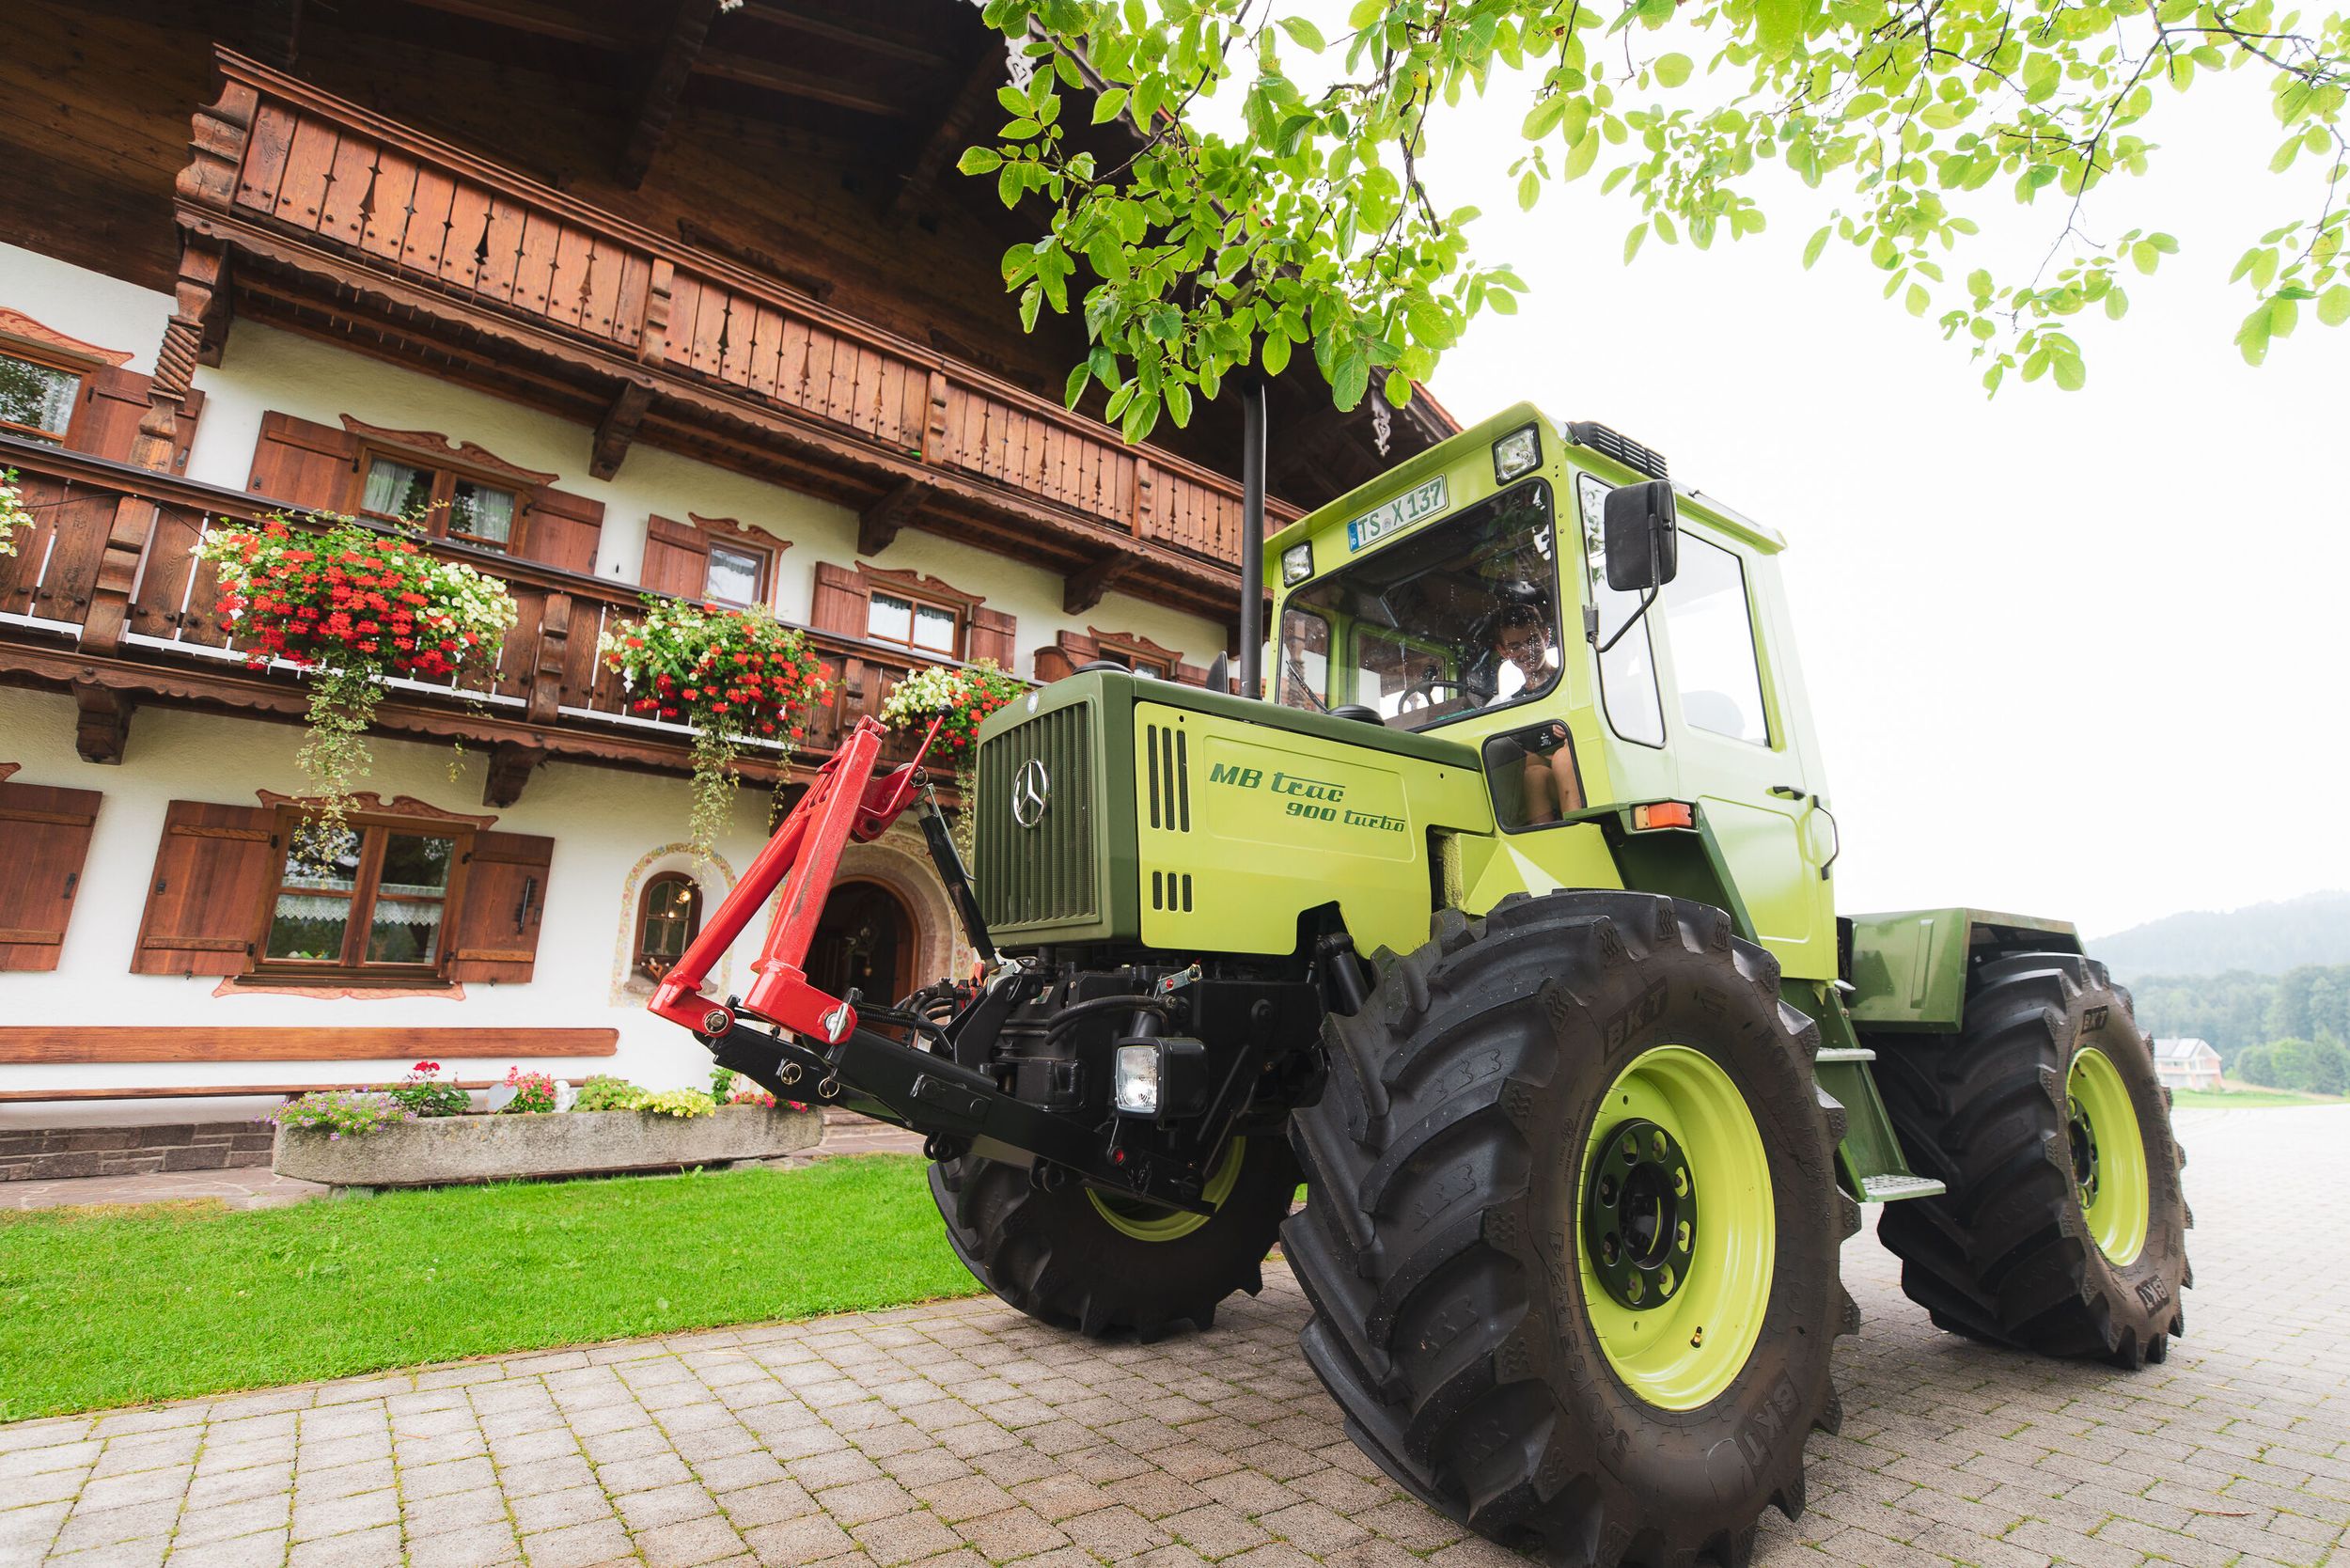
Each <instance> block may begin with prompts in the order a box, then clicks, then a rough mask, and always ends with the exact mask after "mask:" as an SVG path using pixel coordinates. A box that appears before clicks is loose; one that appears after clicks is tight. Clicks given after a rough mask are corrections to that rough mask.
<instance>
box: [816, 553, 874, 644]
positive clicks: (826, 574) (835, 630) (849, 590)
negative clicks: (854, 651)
mask: <svg viewBox="0 0 2350 1568" xmlns="http://www.w3.org/2000/svg"><path fill="white" fill-rule="evenodd" d="M871 593H872V590H871V589H870V588H869V587H867V585H866V581H865V577H864V574H863V573H861V572H852V571H851V570H849V568H847V567H845V566H834V565H833V564H832V563H831V562H829V561H818V562H817V563H816V597H815V602H814V603H813V604H812V605H811V606H810V608H809V610H808V617H807V619H808V623H809V624H810V625H812V626H814V627H815V628H816V630H818V631H819V632H830V633H832V634H833V635H836V636H842V637H861V636H863V635H865V631H866V627H867V624H868V619H867V614H868V612H867V601H868V600H869V599H870V597H871Z"/></svg>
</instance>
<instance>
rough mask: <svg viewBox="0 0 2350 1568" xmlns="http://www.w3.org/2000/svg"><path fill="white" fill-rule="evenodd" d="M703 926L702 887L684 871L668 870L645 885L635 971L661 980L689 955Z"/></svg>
mask: <svg viewBox="0 0 2350 1568" xmlns="http://www.w3.org/2000/svg"><path fill="white" fill-rule="evenodd" d="M701 929H702V890H701V887H700V886H699V885H698V884H697V883H696V882H695V881H694V879H693V878H692V877H690V876H687V875H686V874H685V873H684V872H683V871H664V872H662V873H661V874H660V875H659V876H657V877H654V878H653V879H652V880H651V881H650V882H648V883H647V884H645V892H644V896H643V897H642V898H640V899H639V900H637V902H636V958H635V964H634V968H635V972H636V973H637V974H639V975H642V976H643V977H644V978H645V979H647V980H659V979H660V978H661V977H662V976H664V975H666V974H667V973H668V972H669V970H670V969H671V968H672V967H674V966H675V965H676V964H677V961H678V960H679V959H681V958H682V957H684V956H685V949H686V945H687V944H689V943H690V942H692V941H693V940H694V938H695V937H696V936H697V935H698V934H699V933H700V932H701Z"/></svg>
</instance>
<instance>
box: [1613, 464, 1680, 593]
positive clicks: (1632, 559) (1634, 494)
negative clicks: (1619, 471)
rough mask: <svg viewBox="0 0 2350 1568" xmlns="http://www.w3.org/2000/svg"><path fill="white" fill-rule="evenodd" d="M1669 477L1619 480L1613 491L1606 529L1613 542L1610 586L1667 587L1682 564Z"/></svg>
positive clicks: (1623, 589) (1631, 590) (1636, 589)
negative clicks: (1631, 481) (1632, 481)
mask: <svg viewBox="0 0 2350 1568" xmlns="http://www.w3.org/2000/svg"><path fill="white" fill-rule="evenodd" d="M1677 515H1678V514H1677V513H1675V511H1674V510H1673V487H1672V481H1671V480H1669V479H1651V480H1649V481H1647V482H1646V483H1644V484H1627V485H1619V486H1617V487H1616V488H1615V489H1614V490H1611V491H1609V492H1608V493H1607V506H1606V511H1605V512H1604V513H1603V514H1602V517H1601V533H1602V537H1603V540H1604V541H1605V542H1606V547H1607V586H1608V587H1609V588H1614V589H1615V590H1616V591H1617V592H1619V593H1640V592H1645V591H1646V590H1648V589H1650V588H1662V587H1664V586H1665V585H1666V584H1667V583H1669V582H1671V581H1672V580H1673V574H1674V573H1675V572H1678V571H1680V569H1681V544H1680V540H1681V536H1680V535H1679V534H1678V533H1677V532H1676V531H1675V528H1676V525H1677Z"/></svg>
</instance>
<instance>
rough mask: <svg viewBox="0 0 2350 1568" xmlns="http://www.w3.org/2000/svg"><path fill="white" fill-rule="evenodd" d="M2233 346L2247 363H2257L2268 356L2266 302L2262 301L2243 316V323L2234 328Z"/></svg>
mask: <svg viewBox="0 0 2350 1568" xmlns="http://www.w3.org/2000/svg"><path fill="white" fill-rule="evenodd" d="M2235 346H2236V352H2237V353H2241V354H2242V355H2243V356H2244V363H2245V364H2247V365H2258V364H2259V363H2260V362H2261V361H2263V360H2264V359H2266V358H2267V357H2268V306H2267V305H2266V303H2263V304H2262V305H2261V306H2260V308H2258V309H2256V310H2254V311H2253V312H2252V313H2251V314H2250V315H2249V316H2247V317H2245V318H2244V324H2243V325H2242V326H2240V327H2238V328H2236V332H2235Z"/></svg>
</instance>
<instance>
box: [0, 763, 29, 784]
mask: <svg viewBox="0 0 2350 1568" xmlns="http://www.w3.org/2000/svg"><path fill="white" fill-rule="evenodd" d="M23 768H24V763H22V762H0V784H6V783H7V782H8V780H9V779H10V778H11V777H13V776H15V775H16V774H17V773H18V772H20V771H21V770H22V769H23Z"/></svg>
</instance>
